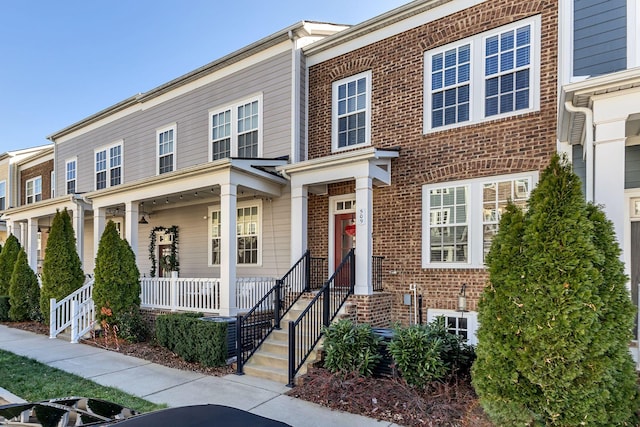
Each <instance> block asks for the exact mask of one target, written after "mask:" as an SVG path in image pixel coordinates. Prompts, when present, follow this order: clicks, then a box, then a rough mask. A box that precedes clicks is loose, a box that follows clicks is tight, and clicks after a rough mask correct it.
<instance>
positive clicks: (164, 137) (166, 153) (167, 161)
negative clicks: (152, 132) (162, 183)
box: [156, 124, 177, 175]
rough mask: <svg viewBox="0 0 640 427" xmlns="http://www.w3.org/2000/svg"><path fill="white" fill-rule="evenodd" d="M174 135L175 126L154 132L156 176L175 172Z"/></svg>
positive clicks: (175, 131)
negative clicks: (156, 163)
mask: <svg viewBox="0 0 640 427" xmlns="http://www.w3.org/2000/svg"><path fill="white" fill-rule="evenodd" d="M176 133H177V126H176V125H175V124H173V125H170V126H167V127H165V128H162V129H158V130H157V131H156V149H157V155H158V175H160V174H163V173H167V172H172V171H174V170H176Z"/></svg>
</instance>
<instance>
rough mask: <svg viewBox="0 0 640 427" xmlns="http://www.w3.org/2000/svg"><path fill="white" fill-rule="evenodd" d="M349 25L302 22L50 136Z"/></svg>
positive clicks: (332, 32) (53, 138)
mask: <svg viewBox="0 0 640 427" xmlns="http://www.w3.org/2000/svg"><path fill="white" fill-rule="evenodd" d="M345 28H347V26H344V25H337V24H329V23H322V22H313V21H300V22H298V23H296V24H293V25H291V26H289V27H287V28H285V29H283V30H280V31H278V32H276V33H274V34H271V35H270V36H267V37H265V38H263V39H261V40H258V41H256V42H254V43H252V44H250V45H248V46H245V47H243V48H242V49H239V50H236V51H235V52H232V53H230V54H228V55H225V56H223V57H222V58H219V59H216V60H215V61H213V62H210V63H208V64H206V65H203V66H202V67H200V68H197V69H195V70H193V71H191V72H189V73H187V74H184V75H182V76H180V77H178V78H175V79H173V80H171V81H169V82H167V83H164V84H162V85H160V86H158V87H156V88H154V89H151V90H149V91H147V92H144V93H139V94H137V95H134V96H131V97H129V98H127V99H124V100H122V101H120V102H118V103H117V104H114V105H112V106H110V107H107V108H105V109H104V110H102V111H99V112H97V113H95V114H93V115H91V116H89V117H87V118H85V119H82V120H81V121H79V122H76V123H74V124H72V125H70V126H67V127H66V128H64V129H62V130H59V131H58V132H56V133H53V134H51V135H49V136H48V137H47V139H49V140H51V141H54V140H56V139H58V138H60V137H62V136H64V135H67V134H69V133H71V132H74V131H76V130H78V129H81V128H82V127H84V126H87V125H89V124H91V123H95V122H97V121H99V120H101V119H103V118H105V117H108V116H110V115H112V114H115V113H117V112H119V111H122V110H125V109H126V108H128V107H130V106H132V105H135V104H138V103H143V102H147V101H149V100H151V99H153V98H156V97H159V96H161V95H163V94H165V93H167V92H170V91H172V90H174V89H177V88H179V87H181V86H184V85H186V84H189V83H191V82H193V81H195V80H198V79H200V78H202V77H204V76H207V75H209V74H211V73H214V72H216V71H218V70H221V69H223V68H225V67H228V66H230V65H232V64H235V63H237V62H240V61H242V60H243V59H246V58H248V57H251V56H252V55H255V54H257V53H260V52H262V51H264V50H266V49H268V48H270V47H273V46H276V45H278V44H280V43H282V42H285V41H287V40H294V39H295V38H300V37H313V36H316V37H324V36H327V35H329V34H334V33H336V32H338V31H341V30H344V29H345Z"/></svg>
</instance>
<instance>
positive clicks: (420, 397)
mask: <svg viewBox="0 0 640 427" xmlns="http://www.w3.org/2000/svg"><path fill="white" fill-rule="evenodd" d="M288 394H289V395H290V396H293V397H296V398H299V399H303V400H308V401H310V402H315V403H318V404H320V405H324V406H328V407H330V408H332V409H337V410H341V411H347V412H351V413H354V414H359V415H365V416H367V417H371V418H377V419H379V420H384V421H389V422H394V423H396V424H400V425H403V426H434V427H435V426H438V427H446V426H456V427H463V426H469V427H471V426H473V427H491V426H493V424H491V423H490V422H489V420H488V419H487V417H486V415H485V414H484V412H483V411H482V408H480V406H479V403H478V398H477V396H476V394H475V391H474V390H473V387H472V386H471V382H470V380H469V378H468V377H462V378H458V379H451V380H450V381H448V382H443V383H441V382H434V383H433V384H431V385H430V386H429V387H428V388H427V389H426V390H424V391H421V390H417V389H415V388H413V387H411V386H409V385H407V383H406V382H404V380H402V379H401V378H362V377H359V376H357V375H355V374H354V375H347V376H339V375H334V374H332V373H331V372H329V371H327V370H325V369H322V368H312V369H311V370H310V371H309V372H308V373H307V374H306V375H305V376H304V377H303V378H302V381H301V384H300V385H299V386H296V387H295V388H293V389H292V390H291V391H290V392H289V393H288Z"/></svg>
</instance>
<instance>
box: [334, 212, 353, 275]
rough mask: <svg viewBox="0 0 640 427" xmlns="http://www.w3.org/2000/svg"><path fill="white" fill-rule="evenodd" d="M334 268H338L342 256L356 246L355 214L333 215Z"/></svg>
mask: <svg viewBox="0 0 640 427" xmlns="http://www.w3.org/2000/svg"><path fill="white" fill-rule="evenodd" d="M334 242H335V245H334V246H335V250H334V268H338V266H339V265H340V263H341V262H342V260H343V259H344V257H345V256H346V255H347V254H348V253H349V251H350V250H351V249H352V248H354V247H355V246H356V214H355V213H345V214H339V215H336V216H335V235H334Z"/></svg>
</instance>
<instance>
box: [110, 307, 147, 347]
mask: <svg viewBox="0 0 640 427" xmlns="http://www.w3.org/2000/svg"><path fill="white" fill-rule="evenodd" d="M114 323H115V324H116V325H117V326H118V337H120V338H122V339H124V340H126V341H129V342H144V341H146V340H147V339H149V325H147V323H146V322H145V321H144V319H143V318H142V315H141V314H140V310H137V309H131V310H129V311H125V312H124V313H120V315H119V316H118V317H116V318H115V319H114Z"/></svg>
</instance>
